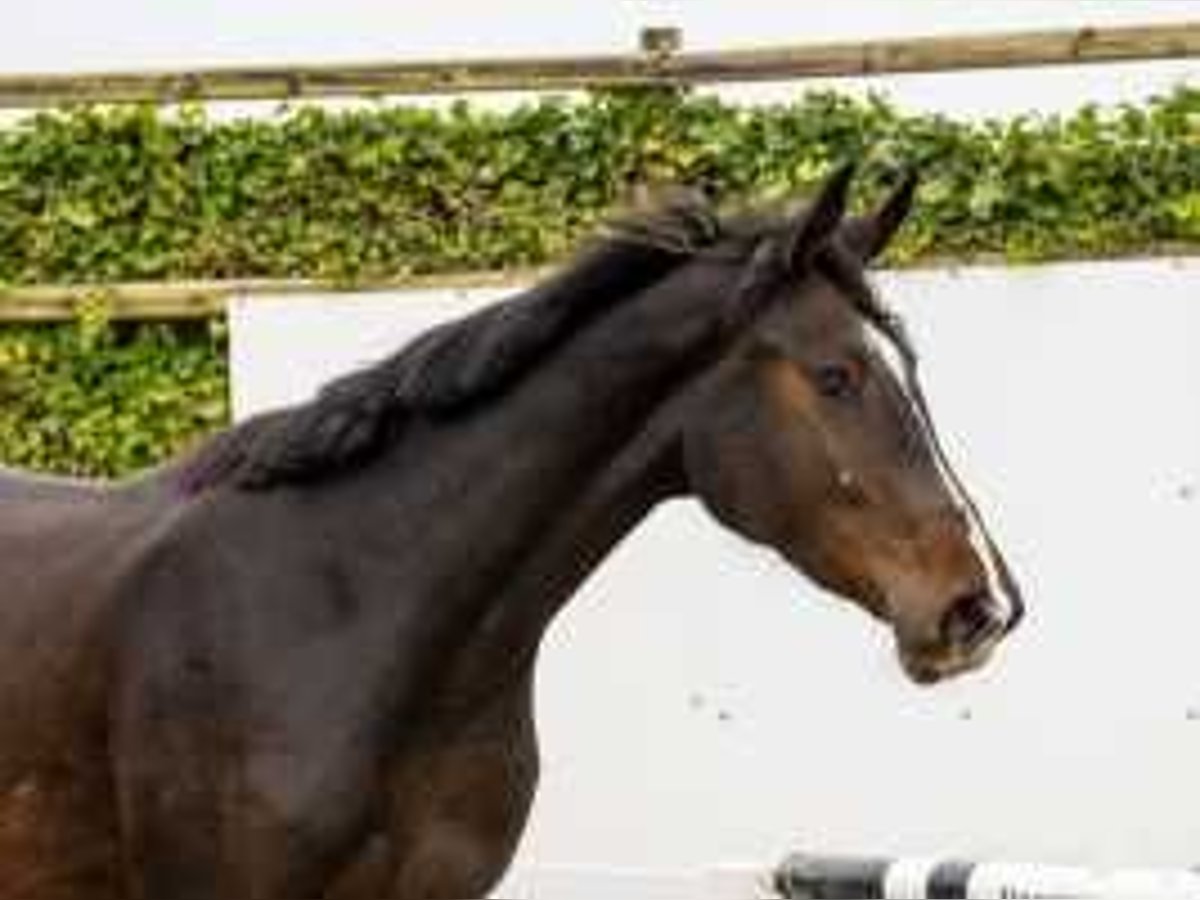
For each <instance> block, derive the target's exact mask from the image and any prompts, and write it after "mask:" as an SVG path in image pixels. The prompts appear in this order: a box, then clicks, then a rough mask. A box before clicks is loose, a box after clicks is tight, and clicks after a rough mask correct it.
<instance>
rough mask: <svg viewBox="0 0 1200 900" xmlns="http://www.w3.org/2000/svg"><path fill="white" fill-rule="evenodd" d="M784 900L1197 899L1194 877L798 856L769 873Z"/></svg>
mask: <svg viewBox="0 0 1200 900" xmlns="http://www.w3.org/2000/svg"><path fill="white" fill-rule="evenodd" d="M774 880H775V890H776V891H777V892H778V894H779V896H781V897H784V898H787V900H848V898H851V897H854V898H878V900H934V898H943V900H952V898H961V900H1035V898H1075V900H1116V898H1139V900H1200V873H1198V872H1195V871H1191V870H1187V869H1115V870H1112V871H1102V870H1094V869H1087V868H1081V867H1075V866H1047V865H1036V864H1024V863H1000V862H996V863H988V862H963V861H957V860H938V859H919V858H903V857H901V858H895V859H885V858H872V857H848V856H819V855H811V854H806V853H796V854H793V855H792V856H789V857H788V858H787V859H786V860H784V862H783V864H782V865H781V866H780V867H779V868H778V869H777V870H776V873H775V879H774Z"/></svg>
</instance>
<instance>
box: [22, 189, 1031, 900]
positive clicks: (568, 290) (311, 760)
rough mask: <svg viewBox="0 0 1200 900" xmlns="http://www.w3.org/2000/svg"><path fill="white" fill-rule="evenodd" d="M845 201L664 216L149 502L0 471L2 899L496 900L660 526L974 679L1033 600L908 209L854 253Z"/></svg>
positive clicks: (142, 495)
mask: <svg viewBox="0 0 1200 900" xmlns="http://www.w3.org/2000/svg"><path fill="white" fill-rule="evenodd" d="M849 182H850V173H849V170H848V169H843V170H839V171H838V172H837V173H836V174H834V175H833V176H832V177H831V178H830V179H829V180H828V181H827V182H826V183H825V185H824V186H823V187H822V189H821V190H820V192H819V193H818V196H817V197H816V198H815V200H813V201H812V202H810V203H809V204H807V206H805V208H804V209H803V210H802V211H801V212H799V213H796V214H794V215H792V214H789V215H766V214H762V215H758V216H743V217H739V218H728V217H724V218H723V217H719V216H717V215H716V214H715V213H714V212H712V211H711V209H710V208H709V207H708V206H707V204H705V203H703V202H701V201H699V200H679V201H677V202H673V203H670V204H665V205H663V206H662V207H661V208H660V209H658V210H657V211H656V212H654V213H652V214H649V215H646V216H643V217H640V218H637V219H632V220H629V221H626V222H625V223H623V224H618V225H616V226H614V228H613V229H612V231H611V233H610V234H609V235H607V236H606V237H604V238H602V239H598V240H597V241H596V242H595V243H594V244H593V245H592V246H591V247H589V248H587V249H585V250H584V251H582V252H581V253H580V255H579V256H578V257H577V258H576V259H575V260H574V262H573V263H571V264H568V265H567V266H565V267H564V268H563V269H562V270H561V271H560V272H559V273H558V274H557V275H555V276H553V277H551V278H549V279H548V280H547V281H545V282H544V283H542V284H540V285H538V286H536V287H534V288H533V289H532V290H530V291H528V292H526V293H524V294H522V295H520V296H517V297H515V298H513V299H511V300H509V301H507V302H504V303H499V304H496V305H495V306H492V307H489V308H487V309H485V310H483V311H481V312H479V313H476V314H475V315H473V316H470V317H468V318H466V319H464V320H462V321H459V322H455V323H451V324H448V325H445V326H442V327H439V328H436V329H434V330H432V331H430V332H428V333H426V334H425V335H423V336H422V337H420V338H418V339H417V340H416V341H414V342H413V343H412V344H410V345H409V346H407V347H405V348H402V349H401V350H400V351H399V352H398V353H396V354H395V355H394V356H392V357H390V358H388V359H385V360H383V361H382V362H380V363H378V364H376V365H374V366H372V367H369V368H366V369H363V370H362V371H359V372H356V373H353V374H351V375H348V376H346V377H344V378H342V379H340V380H338V381H336V382H334V383H332V384H331V385H329V386H328V387H326V388H325V389H324V390H323V391H322V392H321V393H320V394H319V395H318V396H317V397H316V398H315V399H313V400H312V401H310V402H308V403H305V404H302V405H298V406H295V407H293V408H290V409H286V410H282V411H278V412H273V413H268V414H266V415H264V416H261V417H259V418H256V419H253V420H250V421H248V422H246V423H244V424H242V425H239V426H237V427H234V428H232V429H230V430H229V431H226V432H224V433H222V434H220V435H218V436H216V437H215V438H213V439H212V440H211V441H209V442H208V443H206V444H205V445H204V446H202V447H200V448H199V449H198V450H197V451H196V452H194V453H192V454H190V455H188V456H187V457H185V458H182V459H181V460H179V461H177V462H175V463H172V464H170V465H168V466H166V467H164V468H162V469H160V470H157V471H155V472H152V473H149V474H147V475H144V476H142V477H140V478H137V479H135V480H132V481H129V482H123V483H116V484H111V485H106V484H83V483H79V482H59V481H55V480H52V479H35V478H33V477H31V476H22V475H18V474H16V473H13V472H7V473H0V554H2V555H0V661H2V664H0V894H2V895H3V896H4V897H5V898H6V900H118V898H120V900H310V898H311V900H316V898H322V900H378V898H385V897H387V898H400V900H424V898H438V897H442V898H448V897H459V898H463V897H475V896H480V895H483V894H486V893H487V891H488V890H489V889H490V888H491V887H492V886H493V885H494V884H495V883H496V881H497V880H498V879H499V878H500V876H501V875H502V874H503V872H504V871H505V868H506V866H507V865H508V862H509V860H510V859H511V857H512V854H513V852H514V848H515V847H516V844H517V840H518V837H519V835H520V834H521V831H522V828H523V825H524V822H525V818H526V815H527V811H528V809H529V806H530V802H531V800H532V797H533V793H534V788H535V784H536V781H537V777H538V760H537V748H536V740H535V734H534V722H533V716H532V711H531V691H532V675H533V671H534V662H535V658H536V656H537V650H538V645H539V641H540V639H541V637H542V634H543V632H544V631H545V629H546V627H547V624H548V623H549V622H550V620H551V619H552V617H553V616H554V615H555V613H556V612H557V611H558V610H559V609H560V608H561V607H562V606H563V605H564V604H565V603H566V602H567V600H568V599H569V598H570V597H571V596H572V594H573V592H574V591H575V589H576V588H577V587H578V585H579V584H580V582H581V581H582V580H583V579H584V578H586V577H587V575H588V573H589V572H590V571H591V570H592V569H593V568H594V567H595V566H596V565H597V564H598V563H599V562H600V561H601V560H602V559H603V558H604V556H605V555H606V554H607V553H608V551H609V550H610V549H611V548H612V547H613V546H614V545H615V544H616V543H617V542H618V541H620V540H621V539H622V538H623V537H624V536H625V535H626V534H627V533H628V532H629V531H630V530H631V529H633V528H634V527H635V526H636V525H637V524H638V522H639V521H640V520H641V519H642V518H643V517H644V516H645V515H646V514H647V513H648V512H649V510H650V509H651V508H652V507H653V506H655V505H656V504H657V503H659V502H661V501H663V500H665V499H667V498H671V497H677V496H681V495H691V496H695V497H698V498H699V499H700V500H701V501H702V502H703V503H704V504H705V505H706V506H707V508H708V509H709V510H710V511H711V512H712V513H713V514H714V515H715V517H716V518H717V519H718V520H719V521H720V522H722V523H724V524H725V525H726V526H728V527H729V528H731V529H733V530H734V531H736V532H738V533H740V534H742V535H744V536H745V537H746V538H747V539H748V540H750V541H753V542H757V543H762V544H766V545H768V546H770V547H772V548H774V549H775V550H776V551H778V553H779V554H780V555H781V556H782V557H783V558H784V559H785V560H787V561H788V562H789V563H791V564H793V565H794V566H795V567H796V569H797V570H799V571H800V572H802V573H803V574H805V575H806V576H808V577H809V578H811V579H814V580H815V581H816V582H818V583H820V584H821V585H824V586H825V587H827V588H828V589H829V590H831V591H832V592H834V593H835V594H838V595H841V596H843V597H845V598H848V599H849V600H851V601H853V602H855V603H857V604H858V605H860V606H862V607H863V608H864V609H866V610H867V611H868V612H870V613H871V614H872V615H873V616H875V617H877V618H878V619H880V620H882V621H884V622H886V623H888V624H890V626H891V628H892V629H893V631H894V634H895V637H896V643H897V648H898V653H899V656H900V659H901V661H902V663H903V666H904V668H905V670H906V671H907V672H908V673H909V675H910V676H911V677H912V678H913V679H915V680H917V681H920V682H932V681H936V680H937V679H940V678H944V677H947V676H950V675H953V674H955V673H958V672H963V671H966V670H969V669H972V668H974V667H976V666H978V665H980V664H981V663H983V662H984V660H986V659H987V658H988V656H989V655H990V653H991V651H992V650H993V648H994V647H995V646H996V644H997V643H998V642H999V641H1000V639H1001V638H1002V637H1003V635H1004V634H1005V633H1006V632H1007V631H1009V630H1011V628H1012V627H1013V626H1014V624H1015V623H1016V621H1017V619H1018V618H1019V615H1020V601H1019V598H1018V594H1017V590H1016V588H1015V586H1014V584H1013V582H1012V579H1011V578H1010V576H1009V574H1008V572H1007V569H1006V567H1005V565H1004V563H1003V561H1002V559H1001V557H1000V555H999V554H998V553H997V551H996V549H995V547H994V546H993V545H992V543H991V541H990V539H989V538H988V536H987V532H986V531H985V530H984V528H983V525H982V523H981V521H980V518H979V516H978V515H977V514H976V511H975V509H974V507H973V506H972V504H971V501H970V499H969V498H968V496H967V494H966V493H965V491H964V490H963V488H962V486H961V485H960V484H959V482H958V481H957V480H956V478H955V476H954V474H953V472H952V471H951V469H950V468H949V466H948V465H947V463H946V460H945V458H944V456H943V454H942V452H941V450H940V448H939V446H938V443H937V440H936V437H935V433H934V430H933V426H932V423H931V420H930V418H929V413H928V411H927V409H926V406H925V404H924V402H923V400H922V398H921V393H920V389H919V386H918V384H917V381H916V377H915V368H914V356H913V354H912V351H911V348H910V347H909V345H908V343H907V342H906V340H905V338H904V334H903V331H902V329H901V328H900V326H899V323H898V322H897V321H896V319H895V318H894V317H893V316H891V315H890V314H889V313H888V312H887V310H886V309H885V307H884V306H883V305H882V304H881V303H880V301H879V299H878V297H877V296H876V295H875V294H874V293H873V292H872V289H871V287H870V285H869V282H868V281H867V279H866V277H865V275H864V269H865V267H866V265H867V263H868V262H869V261H870V260H871V259H872V258H873V257H875V256H876V255H877V254H878V253H879V252H880V251H881V250H882V249H883V247H884V245H885V244H886V243H887V241H888V239H889V238H890V237H891V235H892V233H893V232H894V231H895V229H896V228H897V227H898V226H899V225H900V223H901V221H902V220H903V218H904V216H905V213H906V211H907V209H908V207H909V204H910V200H911V197H912V192H913V183H912V180H911V179H910V180H907V181H905V182H904V183H903V184H902V185H901V186H900V187H899V188H898V189H897V190H896V191H895V192H894V193H893V194H892V196H891V197H890V198H889V199H888V200H887V201H886V202H885V203H884V204H883V205H882V206H881V207H880V208H879V209H878V210H876V211H875V212H873V213H871V214H868V215H864V216H859V217H851V216H847V215H846V214H845V206H846V194H847V191H848V185H849ZM751 605H752V604H751ZM753 614H754V611H753V609H749V608H748V609H747V610H746V615H753Z"/></svg>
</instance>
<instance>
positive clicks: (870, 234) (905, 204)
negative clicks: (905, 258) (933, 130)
mask: <svg viewBox="0 0 1200 900" xmlns="http://www.w3.org/2000/svg"><path fill="white" fill-rule="evenodd" d="M917 180H918V179H917V173H916V171H915V170H911V169H910V170H909V171H908V172H907V173H906V174H905V176H904V178H903V179H901V181H900V184H899V185H897V186H896V188H895V190H893V191H892V192H891V194H889V195H888V198H887V199H886V200H884V201H883V204H882V205H881V206H880V207H879V208H878V209H877V210H875V212H874V213H872V214H870V215H867V216H854V217H853V218H850V219H847V220H846V222H845V223H844V224H843V225H842V237H843V239H844V240H845V242H846V246H847V247H848V248H849V249H850V250H851V251H852V252H853V253H855V254H856V255H857V256H858V257H859V258H860V259H863V260H870V259H874V258H875V257H876V256H878V255H879V254H880V253H882V252H883V251H884V248H886V247H887V245H888V244H889V243H890V242H891V240H892V236H893V235H894V234H895V233H896V232H897V231H898V230H899V229H900V226H901V225H902V224H904V220H905V218H907V217H908V211H909V210H910V209H912V203H913V196H914V195H915V194H916V192H917Z"/></svg>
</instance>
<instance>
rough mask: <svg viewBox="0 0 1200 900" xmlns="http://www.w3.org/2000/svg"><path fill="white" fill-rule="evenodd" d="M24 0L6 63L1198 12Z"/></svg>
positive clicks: (1032, 82) (1056, 88) (913, 97)
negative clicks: (663, 30)
mask: <svg viewBox="0 0 1200 900" xmlns="http://www.w3.org/2000/svg"><path fill="white" fill-rule="evenodd" d="M10 2H12V0H10ZM19 9H20V13H19V15H15V16H10V18H9V20H8V23H7V25H8V27H6V28H5V29H3V31H2V32H0V71H2V72H56V71H87V70H106V69H119V70H124V69H146V68H168V69H177V68H186V67H195V66H204V65H223V64H224V65H228V64H235V63H251V62H253V63H282V62H320V61H354V60H388V59H394V60H398V59H420V58H433V59H447V58H454V57H465V56H480V55H487V56H497V55H510V54H511V55H531V54H534V55H542V54H546V55H550V54H562V55H571V54H580V53H590V52H611V51H618V50H623V49H629V48H631V47H632V46H634V44H635V43H636V35H637V32H638V29H639V28H640V27H642V26H645V25H649V24H663V23H670V24H674V25H679V26H681V27H682V28H683V30H684V34H685V44H686V45H687V46H689V47H692V48H694V49H711V48H722V47H736V46H753V45H761V44H780V43H806V42H813V41H824V40H861V39H868V38H872V37H884V36H898V35H906V34H907V35H916V34H950V33H960V32H980V31H995V30H1012V29H1033V28H1057V27H1068V26H1083V25H1092V26H1100V25H1112V24H1132V23H1150V22H1164V21H1188V20H1190V21H1196V22H1200V0H490V2H489V0H436V2H430V0H422V2H416V0H337V2H336V3H335V2H332V0H36V2H30V3H24V4H21V5H20V7H19ZM1181 79H1188V80H1190V81H1192V82H1193V83H1198V82H1200V60H1187V61H1183V62H1172V63H1162V64H1155V65H1151V66H1145V65H1141V66H1134V67H1129V66H1104V67H1099V68H1097V67H1088V68H1086V69H1074V68H1071V69H1056V70H1048V69H1042V70H1038V71H1036V72H1033V73H1017V74H1010V75H1008V76H1005V77H1004V78H1002V79H997V78H996V77H995V76H993V75H990V74H989V75H985V76H979V75H961V74H959V75H952V76H944V75H939V76H916V75H914V76H903V77H899V78H895V77H893V78H889V79H887V81H886V83H885V84H883V87H885V88H886V89H887V90H888V92H890V93H893V94H894V95H896V96H897V97H898V98H899V99H900V101H901V102H902V103H905V104H906V105H910V106H918V107H926V108H939V109H943V108H944V109H946V110H948V111H951V112H965V113H967V114H973V113H976V112H979V113H990V112H993V111H997V112H1007V111H1013V110H1021V109H1024V108H1031V109H1032V108H1035V107H1036V108H1043V109H1057V108H1069V107H1071V106H1074V105H1078V104H1079V103H1081V102H1086V101H1088V100H1095V101H1098V102H1114V101H1119V100H1123V99H1138V98H1139V97H1141V96H1144V95H1145V94H1146V93H1153V92H1156V91H1160V90H1163V89H1165V88H1167V87H1169V86H1170V85H1171V84H1174V83H1176V82H1178V81H1179V80H1181ZM840 83H841V84H843V86H849V87H851V88H852V89H854V88H855V85H853V84H850V85H847V83H846V82H840ZM861 84H862V83H859V86H860V87H861ZM867 84H869V85H870V86H874V87H879V86H880V84H879V83H877V82H868V83H867ZM794 89H795V87H794V85H789V86H788V87H786V88H782V89H778V90H783V91H785V92H787V91H794ZM756 90H757V91H758V93H757V96H769V95H770V92H769V91H766V92H765V93H764V89H761V88H759V89H756ZM981 98H982V102H981Z"/></svg>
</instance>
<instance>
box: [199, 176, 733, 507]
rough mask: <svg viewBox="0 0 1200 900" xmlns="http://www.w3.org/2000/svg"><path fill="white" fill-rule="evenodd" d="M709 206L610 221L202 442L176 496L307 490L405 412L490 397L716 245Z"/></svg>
mask: <svg viewBox="0 0 1200 900" xmlns="http://www.w3.org/2000/svg"><path fill="white" fill-rule="evenodd" d="M720 224H721V223H720V220H719V218H718V217H717V215H716V214H715V212H714V211H713V209H712V207H711V206H710V205H709V203H708V202H707V201H705V200H704V199H703V198H701V197H699V196H698V195H694V194H690V193H689V194H679V195H677V196H675V197H673V198H671V199H670V200H669V202H666V203H664V204H663V205H661V206H660V207H659V208H657V209H655V210H654V211H652V212H649V213H643V214H641V215H638V216H632V217H628V218H626V219H623V220H617V221H615V222H613V223H611V224H610V226H609V228H608V233H607V234H606V235H605V236H603V237H602V238H600V239H598V240H596V241H595V242H593V244H591V245H590V246H589V247H587V248H585V249H584V250H583V251H582V252H581V253H580V254H579V255H578V256H577V257H576V258H575V260H574V261H573V262H572V263H570V264H568V265H566V266H565V267H564V268H563V269H562V270H560V271H559V272H557V273H556V274H554V275H552V276H550V277H549V278H547V279H546V280H545V281H543V282H541V283H539V284H537V285H535V286H534V287H532V288H530V289H529V290H527V291H525V292H523V293H521V294H518V295H516V296H515V297H512V298H510V299H507V300H503V301H500V302H497V303H495V304H492V305H490V306H487V307H485V308H483V309H481V310H479V311H477V312H475V313H473V314H471V315H468V316H466V317H464V318H462V319H459V320H457V321H453V322H447V323H445V324H442V325H438V326H436V327H434V328H432V329H431V330H429V331H427V332H425V333H423V334H421V335H419V336H418V337H417V338H416V339H414V340H413V341H412V342H410V343H409V344H407V345H405V346H404V347H402V348H401V349H400V350H399V351H398V352H396V353H395V354H393V355H391V356H389V357H386V358H385V359H383V360H382V361H380V362H378V363H375V364H373V365H370V366H368V367H366V368H363V369H360V370H358V371H355V372H352V373H351V374H349V375H345V376H343V377H341V378H338V379H336V380H334V381H332V382H330V383H329V384H328V385H326V386H325V387H324V388H322V389H321V391H320V392H319V393H318V394H317V396H316V397H315V398H314V399H312V400H310V401H308V402H306V403H302V404H299V405H297V406H293V407H290V408H287V409H283V410H277V411H273V412H269V413H265V414H263V415H259V416H256V417H253V418H251V419H249V420H247V421H246V422H244V423H241V424H239V425H237V426H234V427H233V428H230V429H228V430H226V431H224V432H222V433H221V434H218V435H216V436H215V437H213V438H212V439H210V440H209V441H207V442H206V443H204V444H202V445H201V446H200V447H199V449H198V450H196V451H195V452H194V453H193V454H192V456H191V457H190V458H189V459H187V460H185V461H184V462H183V464H182V466H181V467H180V468H179V469H178V470H177V473H178V476H177V477H178V479H179V485H180V487H181V488H182V489H183V490H184V492H185V493H189V494H190V493H197V492H200V491H203V490H205V489H206V488H210V487H214V486H216V485H218V484H229V483H232V484H234V485H236V486H239V487H242V488H266V487H270V486H272V485H276V484H281V483H287V482H301V481H313V480H316V479H319V478H322V477H325V476H327V475H330V474H333V473H336V472H339V471H342V470H345V469H347V468H351V467H353V466H356V465H359V464H361V463H363V462H365V461H366V460H368V459H369V458H371V457H373V456H374V455H376V454H377V453H378V452H379V451H380V450H381V449H382V448H383V447H385V446H387V444H388V443H389V442H390V441H391V440H392V438H393V437H394V436H395V435H396V433H397V432H398V430H400V429H401V428H402V427H403V425H404V422H405V421H406V420H408V418H409V417H410V416H412V415H414V414H420V415H425V416H428V417H448V416H452V415H454V414H456V413H459V412H461V411H463V410H465V409H467V408H469V407H472V406H473V405H475V404H477V403H479V402H481V401H483V400H485V399H487V398H489V397H493V396H496V395H497V394H499V393H501V392H503V391H504V390H505V389H506V388H508V387H510V386H511V385H512V384H513V383H514V382H515V381H516V380H517V379H518V378H519V377H520V376H521V375H522V374H523V373H525V372H526V371H528V370H529V369H530V368H531V367H532V366H533V365H534V364H535V363H536V362H537V361H538V360H539V359H541V358H542V357H543V356H544V355H545V354H546V353H548V352H549V351H550V350H552V349H553V348H554V347H555V346H557V345H558V344H560V343H561V342H562V341H564V340H565V339H566V338H567V337H569V336H570V335H571V334H573V333H574V332H575V331H577V330H578V329H579V328H581V327H582V326H583V325H584V324H585V323H586V322H587V321H589V320H590V319H591V318H592V317H593V316H594V315H596V314H598V313H600V312H602V311H603V310H604V309H606V308H608V307H609V306H610V305H611V304H612V303H615V302H617V301H618V300H620V299H621V298H623V297H628V296H630V295H632V294H636V293H637V292H639V291H641V290H643V289H645V288H647V287H649V286H650V285H651V284H653V283H655V282H657V281H658V280H659V279H661V278H662V277H663V276H665V275H666V274H667V272H669V271H671V270H672V269H674V268H675V267H676V266H678V265H679V264H680V263H681V262H682V261H684V260H686V259H687V258H689V257H690V256H692V255H695V254H696V253H698V252H701V251H702V250H703V249H704V248H706V247H711V246H712V245H713V244H715V243H716V242H717V241H718V240H719V239H720V238H721V235H722V231H721V227H720Z"/></svg>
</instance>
